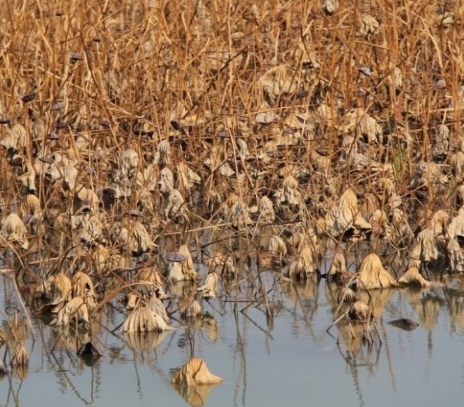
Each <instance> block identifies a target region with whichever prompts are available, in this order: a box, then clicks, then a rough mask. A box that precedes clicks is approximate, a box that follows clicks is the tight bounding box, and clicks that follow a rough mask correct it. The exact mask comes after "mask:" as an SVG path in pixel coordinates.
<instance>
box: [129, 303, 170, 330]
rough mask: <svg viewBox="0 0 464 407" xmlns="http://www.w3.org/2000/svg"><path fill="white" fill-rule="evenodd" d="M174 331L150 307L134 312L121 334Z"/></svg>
mask: <svg viewBox="0 0 464 407" xmlns="http://www.w3.org/2000/svg"><path fill="white" fill-rule="evenodd" d="M172 329H174V328H173V327H171V326H169V325H168V324H166V322H165V321H164V319H163V318H162V317H161V316H159V315H158V314H155V313H154V312H153V311H152V310H151V309H150V308H148V307H140V308H138V309H136V310H135V311H132V312H131V313H130V314H129V315H128V316H127V318H126V320H125V321H124V323H123V325H122V327H121V332H161V331H169V330H172Z"/></svg>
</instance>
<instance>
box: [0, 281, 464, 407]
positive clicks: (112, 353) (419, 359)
mask: <svg viewBox="0 0 464 407" xmlns="http://www.w3.org/2000/svg"><path fill="white" fill-rule="evenodd" d="M264 274H268V273H263V275H264ZM272 278H273V277H272V276H267V277H266V279H264V280H263V281H271V280H272ZM2 284H3V289H2V290H1V291H2V293H1V296H2V297H1V304H2V305H3V307H2V308H3V309H4V310H5V313H6V314H9V315H11V313H12V312H13V311H12V310H13V309H15V308H17V307H18V308H19V304H18V302H17V297H16V296H15V294H14V287H12V278H11V276H10V275H4V276H3V277H2ZM463 293H464V291H463V290H462V285H461V282H460V281H459V280H455V281H452V282H450V283H449V284H447V285H446V286H441V285H438V284H437V286H435V287H433V288H430V289H428V290H423V291H420V290H411V289H395V290H387V291H386V290H383V291H377V292H374V291H373V292H372V298H371V300H370V301H371V305H372V307H373V312H374V315H375V316H376V318H375V326H376V328H377V331H376V332H378V335H377V333H375V334H373V335H372V337H371V338H372V340H371V341H364V343H363V341H362V339H361V337H360V335H359V332H362V327H361V328H360V327H358V326H355V325H354V326H352V327H351V328H350V326H349V325H347V323H346V322H344V321H342V322H341V323H340V324H338V325H337V326H334V327H332V328H331V329H330V334H328V333H327V332H326V329H327V328H328V327H329V325H330V324H331V322H332V321H333V319H334V316H333V315H334V311H335V308H336V307H335V305H334V304H335V301H334V300H333V299H332V298H333V295H334V290H333V287H330V286H328V285H327V284H326V281H325V280H324V279H322V280H321V281H320V282H319V283H318V282H317V281H309V282H308V283H306V285H305V284H303V285H298V284H293V283H288V282H287V283H278V284H277V286H276V288H275V290H274V296H275V297H274V298H273V303H274V308H273V314H274V317H273V318H267V317H266V313H265V312H264V308H263V307H262V306H255V304H251V305H250V304H249V303H246V302H237V303H235V301H232V300H230V302H226V301H227V300H226V299H225V298H224V297H223V298H221V299H211V300H210V301H209V302H206V301H204V302H203V310H204V312H207V313H208V314H209V316H208V317H207V318H204V319H203V322H202V323H200V322H199V323H198V324H196V325H194V326H192V325H191V326H188V327H186V326H184V325H183V324H181V323H180V321H173V323H172V325H174V326H176V327H178V329H176V330H174V331H170V332H166V333H163V334H161V335H158V334H151V335H143V334H142V335H135V336H133V337H131V336H127V335H124V334H123V333H120V332H119V331H118V330H117V329H116V330H115V328H116V327H118V325H119V324H120V323H121V322H122V321H123V318H124V315H125V314H126V313H127V312H126V311H125V310H124V307H123V304H121V305H120V307H119V305H118V302H115V303H113V304H112V305H108V306H106V307H105V308H104V310H103V312H102V315H101V318H100V319H99V321H97V323H96V324H97V325H98V327H97V328H93V332H94V336H93V338H92V343H93V344H95V346H96V347H97V348H98V349H99V351H100V352H101V357H99V358H98V359H96V360H92V361H86V360H84V359H83V358H81V357H79V356H77V353H76V346H78V345H76V335H75V334H73V333H72V332H71V333H70V332H64V331H60V330H58V329H56V328H52V327H50V326H47V325H45V324H44V323H43V322H42V320H40V319H38V318H37V317H36V316H34V315H31V318H32V323H33V330H32V333H29V339H28V341H27V348H28V351H29V354H30V361H29V366H28V368H27V369H15V370H12V369H11V368H9V369H8V372H7V373H6V374H4V375H3V376H2V378H1V381H0V406H20V405H21V406H32V405H37V403H38V401H40V405H46V406H48V407H53V406H63V405H69V406H71V405H72V406H79V405H92V406H116V405H118V406H119V405H159V404H161V403H162V404H163V405H166V406H183V405H186V406H187V405H189V404H190V405H192V406H201V405H205V406H218V405H223V406H254V407H259V406H270V405H274V406H277V405H285V406H287V407H291V406H303V405H310V404H313V405H314V404H315V405H322V406H334V405H340V404H343V405H346V406H370V405H375V406H376V407H380V406H391V405H421V406H432V405H433V406H435V405H446V406H458V405H461V404H462V400H463V397H464V352H463V347H464V337H463V330H464V314H463V312H462V311H463V307H464V294H463ZM240 301H241V300H240ZM276 304H277V305H276ZM235 305H236V309H237V312H234V307H235ZM401 317H404V318H410V319H413V320H415V321H417V322H419V327H418V328H416V329H414V330H412V331H406V330H402V329H399V328H397V327H395V326H393V325H391V324H389V321H391V320H394V319H398V318H401ZM10 318H11V317H10ZM3 319H4V318H3ZM6 325H7V324H6V322H4V324H3V327H4V330H5V329H8V328H7V326H6ZM351 332H353V335H354V338H353V337H352V334H351ZM379 338H380V340H379ZM5 349H6V346H4V347H3V348H2V354H1V355H2V357H4V355H5ZM192 353H194V355H195V356H197V357H200V358H202V359H203V360H204V361H205V362H206V363H207V365H208V367H209V369H210V370H211V372H212V373H214V374H216V375H218V376H221V377H222V378H224V382H223V383H221V384H219V385H215V386H199V387H197V388H195V389H191V390H190V391H183V390H179V391H178V390H176V389H175V388H174V387H173V386H172V385H171V383H170V380H171V378H172V374H173V372H174V371H175V370H176V369H177V368H179V367H181V366H182V365H183V364H184V363H185V362H186V361H187V360H188V359H189V358H190V356H191V354H192ZM4 359H6V358H5V357H4Z"/></svg>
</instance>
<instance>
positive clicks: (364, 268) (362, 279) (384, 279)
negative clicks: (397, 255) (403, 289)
mask: <svg viewBox="0 0 464 407" xmlns="http://www.w3.org/2000/svg"><path fill="white" fill-rule="evenodd" d="M390 287H398V283H397V282H396V280H395V279H394V278H393V277H392V276H391V274H390V273H389V272H388V271H387V270H385V269H384V268H383V266H382V262H381V260H380V258H379V256H378V255H377V254H375V253H371V254H368V255H367V256H366V257H365V258H364V260H363V262H362V264H361V267H360V268H359V272H358V288H359V289H361V290H371V289H376V288H390Z"/></svg>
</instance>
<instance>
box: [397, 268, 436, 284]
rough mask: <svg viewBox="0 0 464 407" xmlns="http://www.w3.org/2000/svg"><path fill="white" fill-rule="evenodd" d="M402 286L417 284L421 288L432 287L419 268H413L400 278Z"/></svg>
mask: <svg viewBox="0 0 464 407" xmlns="http://www.w3.org/2000/svg"><path fill="white" fill-rule="evenodd" d="M398 282H399V283H400V284H405V285H406V284H413V285H414V284H416V285H420V286H421V287H423V288H425V287H430V286H431V283H430V281H427V280H426V279H425V278H424V277H422V275H421V274H420V272H419V270H418V269H417V267H411V268H409V269H408V270H406V272H405V273H404V274H403V275H402V276H401V277H400V279H399V280H398Z"/></svg>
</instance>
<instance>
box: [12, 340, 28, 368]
mask: <svg viewBox="0 0 464 407" xmlns="http://www.w3.org/2000/svg"><path fill="white" fill-rule="evenodd" d="M28 363H29V356H28V354H27V349H26V347H25V346H24V345H22V344H20V343H18V344H16V346H15V348H14V351H13V355H12V356H11V362H10V364H11V366H25V365H27V364H28Z"/></svg>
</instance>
